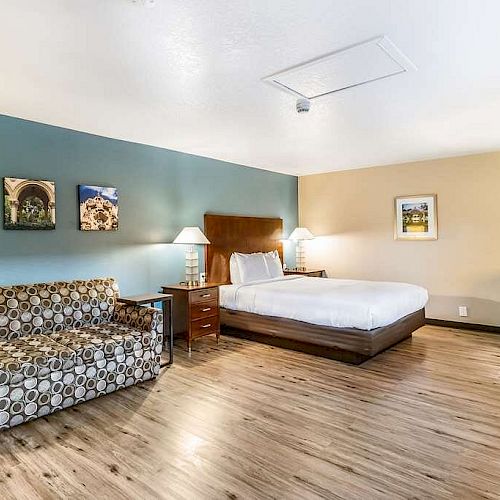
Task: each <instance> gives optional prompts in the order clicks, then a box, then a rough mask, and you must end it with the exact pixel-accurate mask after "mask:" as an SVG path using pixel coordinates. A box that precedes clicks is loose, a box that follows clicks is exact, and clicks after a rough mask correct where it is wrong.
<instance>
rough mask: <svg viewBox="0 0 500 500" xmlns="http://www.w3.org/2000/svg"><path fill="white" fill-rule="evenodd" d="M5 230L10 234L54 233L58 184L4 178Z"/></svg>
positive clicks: (36, 180) (38, 180)
mask: <svg viewBox="0 0 500 500" xmlns="http://www.w3.org/2000/svg"><path fill="white" fill-rule="evenodd" d="M3 213H4V217H3V227H4V229H7V230H18V231H19V230H21V231H26V230H28V231H33V230H44V231H47V230H54V229H55V228H56V184H55V182H54V181H47V180H40V179H22V178H18V177H4V178H3Z"/></svg>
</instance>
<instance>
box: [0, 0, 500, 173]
mask: <svg viewBox="0 0 500 500" xmlns="http://www.w3.org/2000/svg"><path fill="white" fill-rule="evenodd" d="M499 19H500V1H499V0H342V1H338V0H226V1H223V0H156V6H155V7H154V8H153V9H145V8H141V7H138V6H137V5H135V4H133V3H132V1H131V0H43V1H40V0H22V1H19V0H16V1H13V0H0V113H1V114H6V115H11V116H17V117H21V118H26V119H30V120H34V121H39V122H43V123H49V124H53V125H58V126H62V127H67V128H71V129H76V130H81V131H85V132H91V133H94V134H98V135H103V136H108V137H114V138H118V139H124V140H128V141H135V142H139V143H145V144H151V145H155V146H160V147H164V148H169V149H174V150H180V151H185V152H189V153H195V154H199V155H203V156H208V157H212V158H218V159H222V160H227V161H231V162H235V163H240V164H244V165H250V166H254V167H259V168H264V169H268V170H274V171H278V172H286V173H290V174H296V175H302V174H308V173H314V172H322V171H331V170H342V169H351V168H358V167H363V166H371V165H381V164H389V163H396V162H403V161H411V160H417V159H426V158H434V157H443V156H452V155H459V154H467V153H474V152H480V151H487V150H494V149H500V59H499V55H500V31H499ZM384 34H385V35H387V36H388V37H389V38H390V39H391V40H392V41H393V42H394V43H395V44H396V45H397V46H398V47H399V49H400V50H402V51H403V52H404V53H405V55H406V56H408V57H409V59H410V60H411V61H412V62H413V63H415V65H416V66H417V67H418V71H416V72H412V73H405V74H402V75H398V76H394V77H391V78H388V79H385V80H381V81H377V82H374V83H369V84H367V85H364V86H361V87H356V88H352V89H349V90H346V91H343V92H340V93H338V94H335V95H332V96H327V97H323V98H321V99H318V100H315V101H313V103H312V108H311V111H310V112H309V113H308V114H301V115H298V114H297V113H296V112H295V99H294V97H293V96H291V95H288V94H286V93H285V92H282V91H280V90H277V89H276V88H273V87H272V86H270V85H268V84H265V83H264V82H262V81H261V79H262V78H263V77H265V76H268V75H270V74H272V73H275V72H278V71H280V70H283V69H286V68H288V67H290V66H293V65H296V64H298V63H301V62H305V61H308V60H310V59H312V58H315V57H318V56H321V55H323V54H326V53H328V52H331V51H334V50H337V49H341V48H343V47H346V46H348V45H351V44H354V43H358V42H361V41H364V40H367V39H369V38H372V37H375V36H378V35H384Z"/></svg>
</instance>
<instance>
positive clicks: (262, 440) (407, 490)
mask: <svg viewBox="0 0 500 500" xmlns="http://www.w3.org/2000/svg"><path fill="white" fill-rule="evenodd" d="M0 498H1V499H2V500H4V499H10V498H16V499H17V498H26V499H28V498H29V499H31V498H43V499H46V498H78V499H83V498H107V499H115V498H133V499H150V498H186V499H198V498H203V499H205V498H208V499H211V498H214V499H215V498H229V499H236V498H245V499H247V498H248V499H250V498H300V499H305V498H349V499H351V498H352V499H369V500H371V499H378V498H384V499H386V498H391V499H392V498H412V499H416V498H428V499H441V498H463V499H475V498H500V335H494V334H484V333H482V334H475V333H470V332H469V333H466V332H461V331H458V330H446V329H439V328H435V327H425V328H423V329H421V330H420V331H419V332H417V333H416V334H415V335H414V337H413V339H411V340H408V341H405V342H403V343H401V344H399V345H398V346H396V347H395V348H393V349H391V350H389V351H387V352H385V353H382V354H380V355H379V356H377V357H376V358H375V359H373V360H371V361H369V362H367V363H365V364H364V365H361V366H360V367H354V366H349V365H344V364H341V363H339V362H336V361H331V360H328V359H322V358H317V357H313V356H309V355H305V354H300V353H295V352H292V351H286V350H282V349H279V348H273V347H269V346H266V345H261V344H257V343H252V342H250V341H240V340H237V339H233V338H231V337H222V339H221V343H220V345H219V346H218V347H217V346H216V344H215V341H214V340H212V339H211V338H206V339H203V340H200V341H199V342H197V343H195V344H194V351H193V355H192V358H191V359H189V358H188V357H187V355H186V353H185V352H184V351H183V350H182V349H181V346H179V347H178V348H177V352H176V363H175V365H174V366H173V367H172V368H170V369H167V370H164V371H162V375H161V376H160V378H159V379H158V380H157V381H156V382H150V383H146V384H143V385H142V386H136V387H133V388H130V389H126V390H123V391H119V392H117V393H115V394H113V395H109V396H107V397H104V398H100V399H98V400H95V401H92V402H88V403H85V404H82V405H79V406H77V407H75V408H73V409H69V410H65V411H63V412H60V413H58V414H55V415H52V416H50V417H48V418H43V419H39V420H37V421H34V422H31V423H29V424H27V425H22V426H19V427H17V428H14V429H11V430H9V431H5V432H3V433H1V434H0Z"/></svg>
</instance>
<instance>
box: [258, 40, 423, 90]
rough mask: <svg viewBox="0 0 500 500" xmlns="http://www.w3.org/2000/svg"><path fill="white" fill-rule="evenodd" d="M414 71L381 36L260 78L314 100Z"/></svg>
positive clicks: (405, 58)
mask: <svg viewBox="0 0 500 500" xmlns="http://www.w3.org/2000/svg"><path fill="white" fill-rule="evenodd" d="M414 70H416V67H415V66H414V64H413V63H412V62H411V61H410V60H409V59H408V58H407V57H406V56H405V55H404V54H403V53H402V52H401V51H400V50H399V49H398V48H397V47H396V46H395V45H394V44H393V43H392V42H391V41H390V40H389V39H388V38H387V37H385V36H383V37H377V38H374V39H372V40H368V41H367V42H363V43H359V44H356V45H352V46H350V47H347V48H345V49H342V50H339V51H336V52H333V53H330V54H328V55H326V56H322V57H320V58H317V59H314V60H312V61H309V62H307V63H304V64H300V65H298V66H294V67H293V68H289V69H287V70H284V71H281V72H279V73H275V74H274V75H271V76H268V77H266V78H264V81H266V82H267V83H270V84H271V85H274V86H276V87H278V88H280V89H281V90H285V91H287V92H290V93H292V94H293V95H295V96H298V97H306V98H307V99H315V98H317V97H321V96H324V95H328V94H332V93H334V92H339V91H341V90H345V89H348V88H351V87H357V86H358V85H363V84H365V83H369V82H373V81H376V80H381V79H383V78H388V77H390V76H395V75H399V74H401V73H405V72H407V71H414Z"/></svg>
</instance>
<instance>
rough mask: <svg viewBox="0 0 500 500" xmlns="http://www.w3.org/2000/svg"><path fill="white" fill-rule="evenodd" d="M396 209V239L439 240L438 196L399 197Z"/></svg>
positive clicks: (396, 200)
mask: <svg viewBox="0 0 500 500" xmlns="http://www.w3.org/2000/svg"><path fill="white" fill-rule="evenodd" d="M394 209H395V216H394V218H395V220H394V239H396V240H412V241H415V240H437V237H438V225H437V195H435V194H427V195H425V194H424V195H413V196H398V197H396V199H395V202H394Z"/></svg>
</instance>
